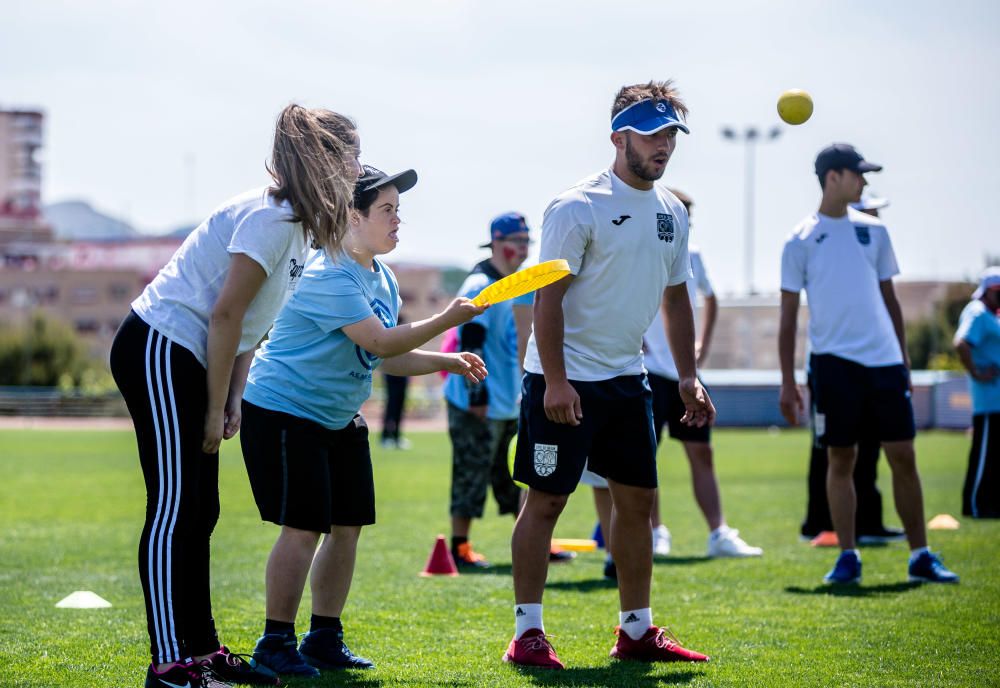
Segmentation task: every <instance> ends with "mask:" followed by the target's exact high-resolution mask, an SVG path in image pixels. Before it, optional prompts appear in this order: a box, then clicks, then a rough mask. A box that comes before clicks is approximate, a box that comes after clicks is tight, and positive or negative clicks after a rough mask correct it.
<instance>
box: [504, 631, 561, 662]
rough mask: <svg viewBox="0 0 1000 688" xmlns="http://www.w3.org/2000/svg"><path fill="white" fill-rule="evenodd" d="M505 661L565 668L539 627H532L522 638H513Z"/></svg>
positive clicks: (505, 654)
mask: <svg viewBox="0 0 1000 688" xmlns="http://www.w3.org/2000/svg"><path fill="white" fill-rule="evenodd" d="M503 661H505V662H509V663H511V664H518V665H520V666H528V667H537V668H539V669H565V668H566V666H565V665H564V664H563V663H562V662H561V661H559V657H558V656H557V655H556V650H555V648H554V647H552V643H550V642H549V639H548V638H547V637H545V633H543V632H542V631H541V629H538V628H530V629H528V630H527V631H525V632H524V633H523V634H522V635H521V637H520V638H512V639H511V641H510V645H508V646H507V651H506V652H504V653H503Z"/></svg>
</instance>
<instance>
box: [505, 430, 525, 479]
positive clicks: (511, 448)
mask: <svg viewBox="0 0 1000 688" xmlns="http://www.w3.org/2000/svg"><path fill="white" fill-rule="evenodd" d="M515 456H517V435H514V437H513V438H512V439H511V441H510V444H509V445H507V469H508V470H509V471H510V475H511V477H512V478H513V476H514V457H515ZM514 484H515V485H517V486H518V487H520V488H521V489H522V490H527V489H528V486H527V485H525V484H524V483H522V482H521V481H519V480H515V481H514Z"/></svg>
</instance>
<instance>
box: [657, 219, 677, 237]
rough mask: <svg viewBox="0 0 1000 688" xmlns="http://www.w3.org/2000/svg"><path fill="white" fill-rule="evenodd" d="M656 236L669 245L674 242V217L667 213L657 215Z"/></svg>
mask: <svg viewBox="0 0 1000 688" xmlns="http://www.w3.org/2000/svg"><path fill="white" fill-rule="evenodd" d="M656 236H657V238H659V239H660V240H661V241H665V242H667V243H668V244H672V243H673V242H674V217H673V215H668V214H667V213H657V214H656Z"/></svg>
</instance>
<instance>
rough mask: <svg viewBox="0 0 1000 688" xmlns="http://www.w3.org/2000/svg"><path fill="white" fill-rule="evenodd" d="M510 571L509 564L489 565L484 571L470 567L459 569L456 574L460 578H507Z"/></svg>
mask: <svg viewBox="0 0 1000 688" xmlns="http://www.w3.org/2000/svg"><path fill="white" fill-rule="evenodd" d="M511 571H512V567H511V565H510V564H490V566H489V568H485V569H480V568H475V567H472V566H470V567H468V568H460V569H459V570H458V573H459V575H461V576H509V575H510V574H511Z"/></svg>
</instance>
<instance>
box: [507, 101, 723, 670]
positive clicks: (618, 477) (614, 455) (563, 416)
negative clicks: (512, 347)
mask: <svg viewBox="0 0 1000 688" xmlns="http://www.w3.org/2000/svg"><path fill="white" fill-rule="evenodd" d="M686 114H687V108H686V107H685V106H684V103H683V102H682V101H681V100H680V98H679V97H678V95H677V92H676V90H675V89H674V87H673V85H672V84H671V82H669V81H667V82H649V83H647V84H635V85H632V86H625V87H623V88H622V89H620V90H619V92H618V94H617V95H616V96H615V99H614V104H613V106H612V112H611V131H612V133H611V142H612V143H613V144H614V147H615V159H614V162H613V164H612V165H611V167H610V168H609V169H606V170H603V171H602V172H599V173H597V174H595V175H592V176H590V177H588V178H586V179H584V180H582V181H581V182H579V183H577V184H576V185H574V186H573V187H571V188H570V189H569V190H567V191H565V192H563V193H561V194H559V195H558V196H557V197H556V199H555V200H554V201H553V202H552V203H551V204H550V205H549V207H548V209H547V210H546V211H545V217H544V220H543V224H542V239H541V255H540V256H539V260H542V261H544V260H551V259H556V258H563V259H565V260H566V261H567V262H568V263H569V267H570V273H571V274H570V275H568V276H566V277H564V278H563V279H561V280H559V281H558V282H555V283H553V284H551V285H550V286H547V287H544V288H543V289H541V290H540V291H539V292H538V293H537V294H536V299H535V306H534V313H535V318H534V322H535V331H534V333H533V334H532V335H531V338H530V339H529V341H528V349H527V354H526V356H525V361H524V369H525V375H524V382H523V385H522V402H521V415H520V419H519V424H518V443H517V454H516V456H515V459H514V479H515V480H518V481H520V482H522V483H525V484H526V485H528V496H527V499H526V500H525V504H524V506H523V508H522V509H521V512H520V514H519V515H518V518H517V523H516V525H515V526H514V534H513V537H512V539H511V553H512V560H513V567H512V568H513V577H514V601H515V606H514V620H515V632H514V638H513V639H512V640H511V641H510V645H509V646H508V648H507V652H506V653H505V654H504V657H503V658H504V661H507V662H511V663H514V664H518V665H522V666H532V667H544V668H549V669H562V668H564V665H563V663H562V662H561V661H560V660H559V658H558V656H556V653H555V650H554V649H553V648H552V645H551V643H550V642H549V641H548V639H547V637H546V635H545V629H544V625H543V623H542V593H543V592H544V589H545V579H546V575H547V571H548V557H549V543H550V540H551V537H552V532H553V530H554V528H555V525H556V521H557V520H558V518H559V515H560V514H561V513H562V510H563V508H564V507H565V505H566V502H567V500H568V498H569V495H570V494H571V493H572V492H573V491H574V490H575V489H576V486H577V484H578V482H579V480H580V475H581V473H582V472H583V469H584V465H585V463H587V462H588V459H589V465H590V469H591V470H592V471H594V472H595V473H597V474H598V475H601V476H602V477H605V478H607V479H608V485H609V488H610V490H611V496H612V500H613V502H614V506H615V515H614V518H613V519H612V524H611V539H610V544H611V547H612V552H613V554H614V557H615V562H616V564H617V565H618V593H619V603H620V612H619V623H620V626H619V628H618V629H617V632H618V641H617V643H616V644H615V646H614V647H613V648H612V650H611V656H612V657H614V658H616V659H620V660H633V661H644V662H666V661H705V660H707V659H708V657H707V656H706V655H703V654H701V653H699V652H694V651H692V650H688V649H685V648H683V647H681V646H680V644H678V643H677V642H676V641H675V640H674V639H673V638H672V637H671V636H670V634H669V633H668V632H667V631H665V630H664V629H662V628H659V627H657V626H655V625H653V620H652V610H651V609H650V605H649V599H650V584H651V579H652V572H653V551H652V549H653V548H652V534H651V532H650V528H649V514H650V510H651V508H652V502H653V498H654V496H655V493H656V441H655V438H654V435H653V423H652V393H651V392H650V389H649V384H648V383H647V381H646V376H645V373H644V370H643V365H642V335H643V332H645V330H646V328H647V327H649V324H650V323H651V322H652V320H653V317H654V316H655V314H656V311H657V309H658V308H659V307H660V302H661V299H662V300H663V301H665V302H666V303H665V306H664V308H665V309H666V313H667V320H668V323H669V326H670V345H671V348H672V349H673V352H674V358H675V360H676V362H677V368H678V371H679V373H680V394H681V398H682V399H683V400H684V404H685V413H684V418H683V419H682V421H683V422H687V423H691V424H694V425H699V426H703V425H706V424H711V423H712V422H713V421H714V419H715V409H714V407H713V406H712V402H711V401H710V400H709V398H708V394H707V393H706V392H705V390H704V388H703V387H702V386H701V383H700V382H698V380H697V378H696V377H695V356H694V318H693V315H692V313H691V303H690V301H689V300H688V294H687V287H686V286H685V283H686V281H687V279H688V277H689V276H690V274H691V270H690V261H689V259H688V247H687V242H688V227H687V212H686V211H685V210H684V206H683V205H682V204H681V203H680V201H678V200H677V198H676V197H674V195H673V194H671V193H670V192H669V191H667V190H666V189H665V188H663V187H658V186H656V185H655V183H654V182H656V181H657V180H658V179H659V178H660V177H662V176H663V173H664V171H665V170H666V166H667V162H668V161H669V160H670V156H671V154H672V153H673V151H674V147H675V145H676V135H677V131H678V130H681V131H684V132H687V131H688V129H687V126H686V125H685V124H684V122H683V119H682V118H683V117H684V116H685V115H686ZM619 536H620V537H619Z"/></svg>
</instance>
